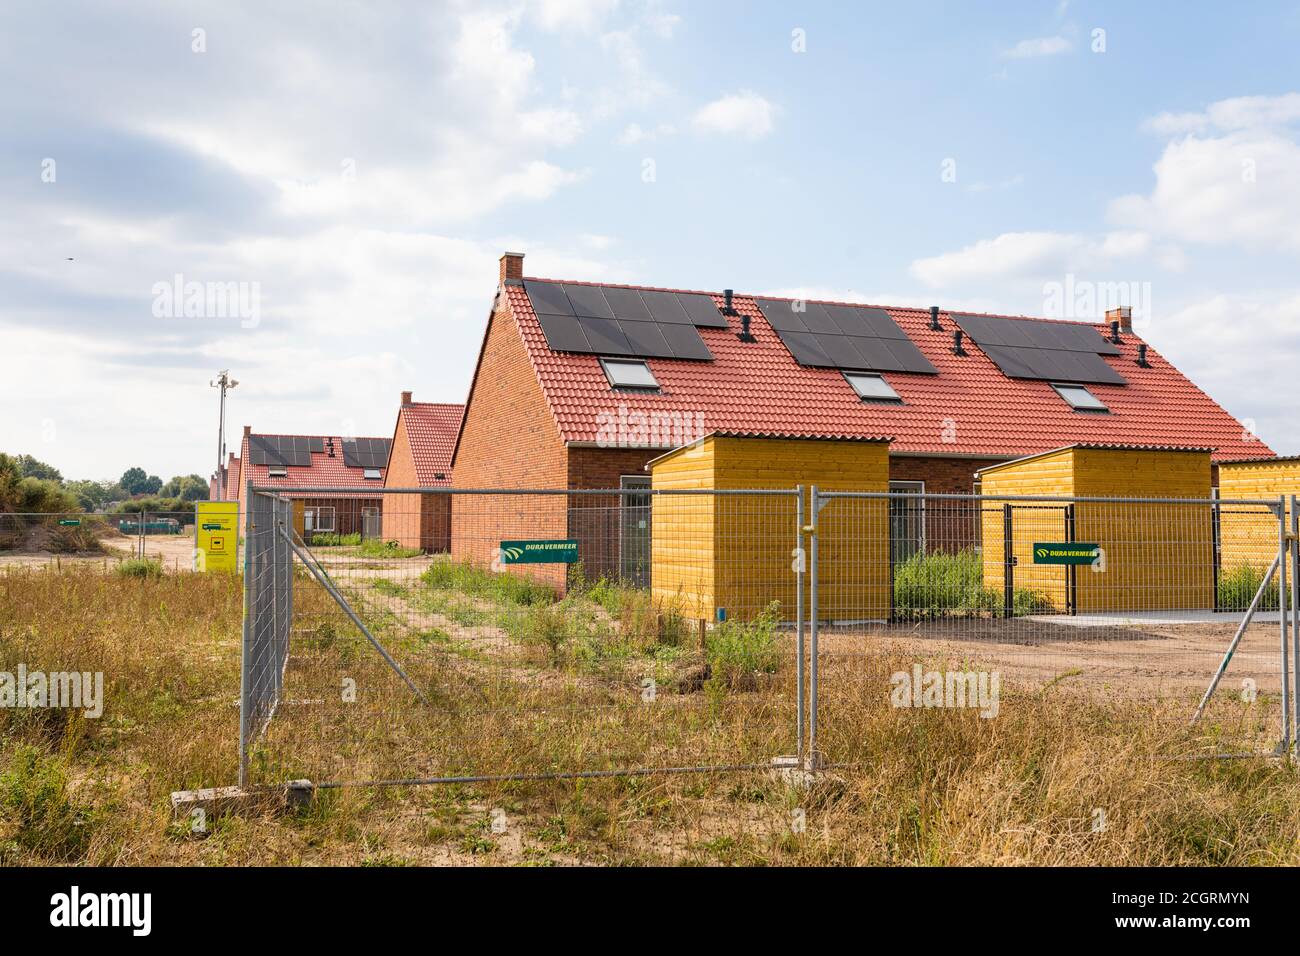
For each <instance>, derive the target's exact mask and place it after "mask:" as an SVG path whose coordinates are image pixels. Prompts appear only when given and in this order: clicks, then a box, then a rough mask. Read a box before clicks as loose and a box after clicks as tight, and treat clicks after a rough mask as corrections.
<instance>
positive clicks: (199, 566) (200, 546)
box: [194, 501, 239, 571]
mask: <svg viewBox="0 0 1300 956" xmlns="http://www.w3.org/2000/svg"><path fill="white" fill-rule="evenodd" d="M238 555H239V502H237V501H196V502H195V503H194V570H195V571H234V570H236V569H237V568H238V566H239V564H238Z"/></svg>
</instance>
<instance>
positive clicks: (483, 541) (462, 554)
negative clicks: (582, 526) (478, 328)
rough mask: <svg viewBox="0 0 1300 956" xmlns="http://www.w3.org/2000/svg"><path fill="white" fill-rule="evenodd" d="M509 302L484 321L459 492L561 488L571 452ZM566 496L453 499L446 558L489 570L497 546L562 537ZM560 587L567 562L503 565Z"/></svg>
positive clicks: (456, 466)
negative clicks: (449, 542)
mask: <svg viewBox="0 0 1300 956" xmlns="http://www.w3.org/2000/svg"><path fill="white" fill-rule="evenodd" d="M506 301H507V300H506V298H505V297H504V296H502V297H500V298H499V300H498V302H499V305H498V307H497V309H496V310H495V311H494V312H493V314H492V316H491V318H490V319H489V323H488V332H487V337H486V340H485V342H484V345H483V354H482V357H481V359H480V361H479V366H478V370H477V373H476V376H475V380H474V384H473V388H472V391H471V394H470V398H469V402H468V404H467V406H466V409H465V420H464V422H463V424H462V427H461V434H460V443H459V446H458V447H457V451H456V457H455V460H454V461H453V463H452V471H453V474H454V475H455V476H456V484H457V486H458V487H461V488H559V489H562V488H565V487H567V480H568V453H567V450H566V449H565V447H564V444H563V442H562V441H561V440H560V434H559V429H558V428H557V427H556V424H555V420H554V418H553V417H552V416H551V412H550V407H549V405H548V404H547V401H546V398H545V396H544V395H543V394H542V387H541V384H540V383H539V382H538V380H537V375H536V373H535V372H534V370H533V367H532V363H531V362H530V361H529V359H528V352H527V350H526V349H525V348H524V343H523V339H522V338H521V337H520V331H519V326H518V325H517V324H516V323H515V321H514V317H513V316H512V315H511V313H510V310H509V307H508V306H507V305H506ZM567 511H568V507H567V503H566V501H565V496H563V495H531V496H529V495H473V496H469V495H466V496H458V497H457V500H456V502H455V505H454V507H453V508H452V509H451V554H452V558H453V559H454V560H457V561H470V562H473V563H475V564H478V565H482V566H489V567H490V566H493V562H494V561H495V560H496V558H497V554H498V552H499V550H500V547H501V541H502V540H507V539H513V538H520V539H523V538H529V539H532V538H564V537H566V536H567V533H568V522H567ZM498 570H509V571H510V572H511V573H514V574H523V575H528V576H529V577H532V578H535V579H537V580H541V581H544V582H546V583H548V584H552V585H554V586H555V587H556V588H557V589H562V588H563V585H564V582H565V578H566V573H565V566H564V565H553V564H535V565H522V564H520V565H508V566H505V567H504V568H502V567H500V566H498Z"/></svg>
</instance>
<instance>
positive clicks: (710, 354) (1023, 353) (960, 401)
mask: <svg viewBox="0 0 1300 956" xmlns="http://www.w3.org/2000/svg"><path fill="white" fill-rule="evenodd" d="M710 306H711V307H710ZM1107 319H1108V321H1107V322H1105V323H1082V322H1063V321H1062V322H1058V321H1047V320H1041V319H1031V318H1026V317H1023V316H1015V317H1012V316H977V315H969V314H962V313H958V312H955V311H953V312H949V311H945V310H943V309H940V308H932V309H929V310H926V309H916V308H895V307H891V306H885V307H871V306H861V305H856V304H848V303H815V302H798V301H795V300H788V299H784V300H783V299H774V298H769V297H763V296H754V295H744V294H734V295H733V294H731V293H718V292H707V293H697V292H688V291H685V290H673V289H658V288H649V287H639V286H613V285H600V284H596V283H589V282H569V281H567V280H546V279H538V278H531V277H525V276H524V269H523V256H522V255H520V254H516V253H507V254H506V255H504V256H502V258H501V268H500V284H499V286H498V289H497V293H496V298H495V300H494V302H493V306H492V309H491V313H490V315H489V318H488V324H487V329H486V331H485V333H484V336H483V342H482V346H481V348H480V351H479V356H478V363H477V366H476V369H475V373H474V378H473V382H472V384H471V387H470V393H469V397H468V401H467V403H466V408H465V414H464V418H463V420H462V423H461V426H460V432H459V435H458V437H457V441H456V446H455V450H454V454H453V458H452V468H453V470H454V472H455V475H456V484H457V486H458V487H477V488H498V487H499V488H567V489H584V488H586V489H591V488H619V487H624V488H629V487H638V488H639V487H647V486H648V483H649V478H648V475H647V473H646V470H645V466H646V464H647V462H649V461H650V460H652V459H654V458H656V457H657V456H659V455H661V454H663V452H664V451H666V450H668V449H670V448H672V447H677V446H680V445H681V444H683V443H685V442H689V441H692V440H696V439H699V438H702V437H704V436H705V435H708V434H712V433H742V434H757V435H767V436H772V437H784V438H872V437H878V436H882V435H888V436H892V444H891V446H890V461H889V464H890V487H891V489H892V490H897V491H900V492H907V491H916V492H921V491H924V492H926V493H931V494H933V493H967V494H969V493H971V492H972V491H974V490H975V480H976V479H975V472H976V471H977V470H978V469H980V468H982V467H985V466H987V465H990V464H992V463H995V462H999V461H1007V460H1011V459H1015V458H1020V457H1023V456H1026V455H1031V454H1034V453H1037V452H1044V451H1048V450H1051V449H1054V448H1059V447H1061V446H1064V445H1070V444H1075V443H1081V442H1082V443H1087V442H1102V443H1114V444H1132V445H1146V444H1160V445H1165V446H1175V447H1196V448H1204V447H1210V448H1213V449H1215V451H1214V457H1215V459H1216V460H1220V459H1237V458H1246V457H1272V456H1273V452H1272V450H1271V449H1269V448H1268V447H1267V446H1266V445H1264V444H1263V443H1262V442H1260V441H1259V440H1258V439H1256V438H1254V437H1253V436H1251V435H1250V433H1249V432H1248V430H1247V429H1246V428H1245V427H1244V426H1243V425H1242V424H1241V423H1240V422H1238V421H1237V420H1236V419H1234V418H1233V417H1232V416H1231V415H1229V414H1228V413H1227V412H1226V411H1225V410H1224V409H1223V408H1221V407H1220V406H1219V405H1218V404H1216V403H1215V402H1214V401H1213V400H1212V399H1211V398H1210V397H1209V396H1207V395H1206V394H1205V393H1204V392H1203V391H1201V389H1199V388H1198V387H1197V386H1196V385H1194V384H1193V383H1192V382H1191V381H1189V380H1188V379H1187V378H1186V377H1185V376H1184V375H1183V374H1182V373H1180V372H1179V371H1178V370H1177V369H1176V368H1174V367H1173V366H1172V365H1171V364H1170V363H1169V362H1168V361H1166V360H1165V359H1164V358H1163V357H1162V356H1161V355H1160V354H1159V353H1157V352H1156V351H1155V349H1153V348H1151V347H1150V346H1149V345H1148V344H1147V343H1145V342H1144V341H1142V340H1141V339H1140V338H1139V337H1138V335H1137V334H1136V333H1135V331H1134V330H1133V327H1132V322H1131V318H1130V313H1129V310H1128V309H1116V310H1113V311H1112V312H1111V313H1108V314H1107ZM651 326H653V328H651ZM683 326H684V327H685V329H683ZM688 330H693V331H688ZM670 333H671V334H670ZM701 345H702V347H701ZM837 350H839V351H837ZM798 480H799V476H798V475H792V476H791V484H794V483H795V482H797V481H798ZM517 510H518V511H519V514H517V515H516V516H515V517H514V518H512V519H511V520H509V521H507V520H504V518H502V519H501V520H496V521H494V522H493V523H492V524H491V527H490V528H489V527H488V526H486V525H484V523H483V522H484V518H483V516H482V515H479V516H477V518H476V517H475V516H473V515H468V514H467V515H465V516H463V517H464V520H462V519H461V516H458V515H456V514H453V518H452V552H453V555H456V556H459V557H466V558H474V559H484V558H486V557H488V556H490V554H491V553H492V549H493V548H494V547H495V545H493V543H492V542H493V540H494V539H495V538H498V537H506V536H509V535H510V534H514V533H516V532H524V531H528V532H529V536H530V537H545V536H547V535H548V534H555V535H557V536H563V535H565V534H566V533H570V532H571V531H572V530H573V524H574V522H575V520H576V519H575V516H574V514H573V513H572V511H573V509H572V508H570V509H569V511H570V513H569V514H567V515H566V513H565V504H564V498H563V496H560V498H559V500H558V502H557V503H556V504H554V505H549V506H548V505H547V504H546V503H544V502H543V501H541V500H538V501H537V502H536V503H535V504H534V505H533V506H532V510H531V512H530V514H529V515H528V516H525V515H524V514H523V513H522V509H517ZM543 519H545V520H543ZM920 533H922V534H924V533H925V532H924V530H922V531H921V532H920ZM937 537H939V538H941V537H942V534H941V533H940V534H939V535H938V536H937Z"/></svg>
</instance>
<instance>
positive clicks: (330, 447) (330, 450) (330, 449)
mask: <svg viewBox="0 0 1300 956" xmlns="http://www.w3.org/2000/svg"><path fill="white" fill-rule="evenodd" d="M325 451H326V453H327V454H328V456H329V457H330V458H333V457H334V439H333V438H327V439H325Z"/></svg>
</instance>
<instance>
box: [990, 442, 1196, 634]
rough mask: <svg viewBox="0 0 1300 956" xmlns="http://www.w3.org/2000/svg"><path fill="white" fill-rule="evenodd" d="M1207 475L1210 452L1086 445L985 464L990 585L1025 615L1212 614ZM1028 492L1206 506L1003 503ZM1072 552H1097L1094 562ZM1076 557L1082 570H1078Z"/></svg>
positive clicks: (1054, 495)
mask: <svg viewBox="0 0 1300 956" xmlns="http://www.w3.org/2000/svg"><path fill="white" fill-rule="evenodd" d="M1210 470H1211V466H1210V452H1209V450H1208V449H1170V448H1158V447H1136V446H1135V447H1120V446H1088V445H1073V446H1070V447H1067V448H1060V449H1057V450H1055V451H1050V452H1044V453H1043V454H1039V455H1032V456H1030V457H1028V458H1021V459H1017V460H1016V461H1009V462H1004V463H1002V464H1000V465H993V466H990V467H988V468H984V469H982V470H981V471H980V472H979V473H978V476H979V481H980V493H981V495H982V496H983V500H982V502H981V530H982V538H983V541H982V553H983V565H984V586H985V587H986V588H992V589H995V590H996V591H997V592H998V593H1000V594H1004V595H1005V596H1006V598H1007V599H1008V600H1009V601H1011V603H1012V604H1013V607H1014V609H1015V612H1016V613H1027V612H1030V611H1033V610H1040V611H1044V612H1053V611H1054V612H1058V613H1081V614H1086V613H1092V612H1102V611H1132V612H1141V611H1153V610H1183V609H1201V608H1212V607H1214V516H1213V508H1212V506H1211V505H1210V504H1209V499H1210V497H1211V483H1210V482H1211V478H1210ZM1020 495H1032V496H1049V497H1055V498H1060V499H1068V498H1186V499H1197V500H1198V501H1199V502H1202V503H1197V504H1173V503H1170V504H1162V503H1159V502H1155V503H1123V502H1079V503H1075V504H1071V503H1070V502H1068V501H1065V500H1062V501H1059V502H1058V501H1015V500H1006V499H1005V498H1000V497H999V496H1010V497H1014V496H1020ZM1067 545H1097V546H1098V547H1099V549H1100V550H1099V553H1098V554H1097V557H1096V559H1095V560H1094V559H1093V558H1092V557H1091V552H1090V553H1089V555H1088V556H1084V557H1080V555H1081V554H1082V550H1081V549H1079V548H1072V547H1066V546H1067ZM1008 559H1010V560H1008ZM1079 561H1083V562H1085V563H1070V562H1079ZM1008 571H1009V572H1010V577H1011V585H1012V586H1011V588H1010V591H1009V592H1008V589H1007V583H1008V582H1007V572H1008Z"/></svg>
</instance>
